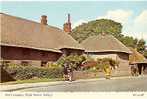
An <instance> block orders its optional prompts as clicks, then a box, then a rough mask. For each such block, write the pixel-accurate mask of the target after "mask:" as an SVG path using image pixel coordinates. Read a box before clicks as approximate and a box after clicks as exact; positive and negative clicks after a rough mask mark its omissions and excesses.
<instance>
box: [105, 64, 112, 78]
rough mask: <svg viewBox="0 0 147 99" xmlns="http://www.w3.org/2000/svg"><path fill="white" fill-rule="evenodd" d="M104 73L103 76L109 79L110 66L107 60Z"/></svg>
mask: <svg viewBox="0 0 147 99" xmlns="http://www.w3.org/2000/svg"><path fill="white" fill-rule="evenodd" d="M104 73H105V78H106V79H110V77H111V67H110V64H109V62H105V65H104Z"/></svg>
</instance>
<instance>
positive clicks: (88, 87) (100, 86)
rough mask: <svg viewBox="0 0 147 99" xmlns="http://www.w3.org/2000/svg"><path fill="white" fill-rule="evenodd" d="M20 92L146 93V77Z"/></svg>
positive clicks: (98, 81) (68, 84) (95, 81)
mask: <svg viewBox="0 0 147 99" xmlns="http://www.w3.org/2000/svg"><path fill="white" fill-rule="evenodd" d="M17 91H22V92H30V91H31V92H32V91H33V92H109V91H115V92H123V91H147V76H143V77H126V78H115V79H114V78H112V79H110V80H106V79H101V80H99V79H97V80H92V81H89V80H87V81H79V82H77V81H73V82H65V83H63V84H57V85H49V86H44V87H35V88H27V89H21V90H17Z"/></svg>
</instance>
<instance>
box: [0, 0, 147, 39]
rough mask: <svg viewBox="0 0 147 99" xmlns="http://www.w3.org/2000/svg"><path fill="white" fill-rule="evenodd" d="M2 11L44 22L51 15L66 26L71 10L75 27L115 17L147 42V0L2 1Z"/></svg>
mask: <svg viewBox="0 0 147 99" xmlns="http://www.w3.org/2000/svg"><path fill="white" fill-rule="evenodd" d="M1 11H2V12H3V13H7V14H10V15H14V16H19V17H23V18H27V19H30V20H34V21H37V22H40V16H41V15H47V16H48V24H49V25H53V26H57V27H59V28H61V29H62V27H63V23H64V22H65V21H66V20H67V14H68V13H70V14H71V21H72V27H73V28H74V27H76V26H78V25H80V24H81V23H83V22H88V21H91V20H95V19H100V18H108V19H113V20H115V21H116V22H120V23H122V25H123V30H122V33H123V34H124V35H129V36H133V37H136V38H139V39H140V38H143V39H145V40H146V42H147V1H141V2H139V1H134V2H130V1H125V2H123V1H119V2H113V1H111V2H108V1H107V2H106V1H101V2H98V1H97V2H96V1H93V2H88V1H87V2H82V1H81V2H80V1H78V2H67V1H64V2H57V1H56V2H49V1H48V2H41V1H37V2H8V1H7V2H2V7H1Z"/></svg>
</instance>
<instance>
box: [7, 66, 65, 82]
mask: <svg viewBox="0 0 147 99" xmlns="http://www.w3.org/2000/svg"><path fill="white" fill-rule="evenodd" d="M5 70H6V71H7V72H8V73H9V74H10V75H11V76H12V77H13V78H15V79H16V80H26V79H33V78H49V79H51V78H61V77H62V75H63V68H59V67H58V68H46V67H34V66H8V67H6V68H5Z"/></svg>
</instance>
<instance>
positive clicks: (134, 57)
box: [129, 48, 147, 64]
mask: <svg viewBox="0 0 147 99" xmlns="http://www.w3.org/2000/svg"><path fill="white" fill-rule="evenodd" d="M130 50H131V51H132V54H130V56H129V62H130V64H134V63H147V59H146V58H145V57H144V56H143V55H142V54H141V53H139V52H138V51H137V50H136V49H133V48H130Z"/></svg>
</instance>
